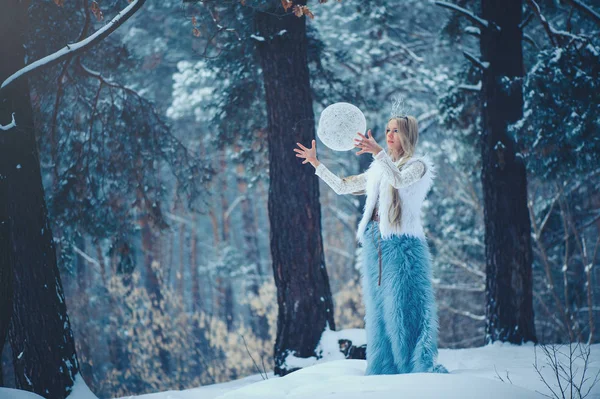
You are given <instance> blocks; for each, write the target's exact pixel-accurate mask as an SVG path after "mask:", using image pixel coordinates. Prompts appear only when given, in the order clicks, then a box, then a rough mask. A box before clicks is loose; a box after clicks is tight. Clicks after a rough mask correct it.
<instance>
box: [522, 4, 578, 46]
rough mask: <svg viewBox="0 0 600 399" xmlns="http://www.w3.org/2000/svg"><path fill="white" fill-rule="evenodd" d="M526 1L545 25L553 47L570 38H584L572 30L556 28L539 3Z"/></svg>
mask: <svg viewBox="0 0 600 399" xmlns="http://www.w3.org/2000/svg"><path fill="white" fill-rule="evenodd" d="M525 1H526V2H527V4H529V6H530V7H531V9H532V10H533V13H534V14H535V15H536V16H537V17H538V19H539V20H540V23H541V24H542V26H543V27H544V30H545V31H546V34H547V35H548V38H549V39H550V43H552V46H553V47H558V46H561V45H562V44H564V42H565V41H566V40H568V39H571V40H583V39H582V38H581V37H579V36H577V35H574V34H572V33H570V32H565V31H558V30H556V29H554V27H553V26H552V25H550V22H548V20H547V19H546V17H544V15H543V14H542V11H541V9H540V6H539V5H538V3H536V2H535V0H525Z"/></svg>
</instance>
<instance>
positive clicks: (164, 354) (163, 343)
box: [140, 213, 171, 375]
mask: <svg viewBox="0 0 600 399" xmlns="http://www.w3.org/2000/svg"><path fill="white" fill-rule="evenodd" d="M140 227H141V238H142V251H143V253H144V271H145V274H146V276H145V277H146V278H145V279H144V285H145V287H146V291H147V292H148V298H149V299H150V306H151V307H152V308H153V309H154V312H156V313H158V314H161V315H162V314H163V313H164V304H163V302H164V296H163V292H162V290H163V289H164V287H166V285H167V284H168V282H166V281H165V280H164V278H162V276H161V275H160V271H159V270H158V268H159V267H161V266H160V264H158V262H157V261H156V260H155V259H156V258H155V253H154V251H155V247H156V246H158V238H157V236H156V235H157V234H156V233H155V232H154V230H153V228H157V227H156V226H155V225H154V224H153V223H152V222H151V220H150V215H149V214H148V213H144V214H143V215H142V216H141V218H140ZM159 259H160V258H159ZM150 322H151V323H152V331H153V333H154V336H155V337H156V340H157V341H158V342H160V347H159V349H158V356H159V359H160V365H161V368H162V370H163V371H164V373H165V374H167V375H168V373H169V372H170V371H169V370H170V363H171V355H170V353H169V351H168V350H167V349H165V348H166V347H167V346H168V342H169V337H168V336H167V335H166V334H165V333H164V331H163V327H162V325H161V324H160V320H154V319H152V320H151V321H150Z"/></svg>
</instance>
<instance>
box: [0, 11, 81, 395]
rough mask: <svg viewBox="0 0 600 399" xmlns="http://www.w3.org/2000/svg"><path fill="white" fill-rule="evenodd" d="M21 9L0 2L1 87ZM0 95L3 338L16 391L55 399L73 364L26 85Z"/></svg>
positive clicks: (18, 44)
mask: <svg viewBox="0 0 600 399" xmlns="http://www.w3.org/2000/svg"><path fill="white" fill-rule="evenodd" d="M28 6H29V2H28V1H17V0H2V1H0V9H2V10H3V11H2V13H0V37H2V38H3V40H1V41H0V59H1V60H2V62H0V81H3V80H4V79H6V78H7V77H8V76H10V75H11V74H12V73H14V72H15V71H17V70H19V69H20V68H22V67H23V66H24V59H25V49H24V46H23V45H24V40H25V37H26V36H25V34H26V32H27V27H28V14H27V10H28ZM8 38H10V39H8ZM2 93H3V94H2V98H0V123H2V124H7V123H8V122H9V121H10V120H11V114H12V113H13V112H14V113H15V120H16V123H17V127H16V128H12V129H10V130H8V131H2V132H0V195H1V197H0V209H2V211H1V213H2V216H3V218H4V220H3V221H2V222H3V227H2V228H1V229H0V234H2V236H0V242H1V243H2V244H1V245H2V247H0V248H1V249H2V251H3V253H2V254H1V255H0V262H2V268H3V269H6V268H9V269H11V270H12V276H13V314H12V318H11V323H10V330H9V338H10V343H11V346H12V352H13V362H14V367H15V375H16V386H17V388H19V389H24V390H28V391H32V392H35V393H37V394H39V395H42V396H43V397H45V398H49V399H54V398H58V399H62V398H64V397H66V396H67V395H68V394H69V392H70V390H71V388H72V386H73V383H74V379H75V376H76V375H77V373H79V364H78V361H77V356H76V353H75V343H74V340H73V333H72V331H71V325H70V322H69V318H68V317H67V309H66V305H65V298H64V295H63V289H62V284H61V280H60V276H59V272H58V268H57V260H56V249H55V246H54V240H53V237H52V232H51V230H50V226H49V223H48V219H47V209H46V202H45V198H44V187H43V186H42V176H41V171H40V163H39V159H38V151H37V144H36V140H35V131H34V126H33V110H32V108H31V101H30V99H29V85H28V82H27V79H20V80H18V81H17V82H15V83H14V84H12V85H11V86H10V87H8V88H7V89H6V90H4V91H3V92H2ZM6 223H7V224H8V227H7V226H6V225H5V224H6ZM7 246H8V248H7Z"/></svg>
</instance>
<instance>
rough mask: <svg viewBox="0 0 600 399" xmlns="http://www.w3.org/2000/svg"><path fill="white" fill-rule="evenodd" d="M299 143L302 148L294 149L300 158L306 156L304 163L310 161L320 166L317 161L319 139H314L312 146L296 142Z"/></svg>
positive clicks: (315, 165)
mask: <svg viewBox="0 0 600 399" xmlns="http://www.w3.org/2000/svg"><path fill="white" fill-rule="evenodd" d="M296 144H298V147H300V148H294V151H295V152H296V156H297V157H298V158H304V161H302V163H303V164H305V163H307V162H310V163H311V164H312V165H313V166H314V167H315V168H316V167H317V166H319V164H318V161H317V147H316V145H317V141H316V140H313V141H312V147H311V148H306V147H305V146H303V145H302V144H300V143H296Z"/></svg>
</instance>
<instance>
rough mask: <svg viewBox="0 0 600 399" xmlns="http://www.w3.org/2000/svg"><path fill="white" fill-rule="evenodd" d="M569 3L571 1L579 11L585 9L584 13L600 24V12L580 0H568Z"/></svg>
mask: <svg viewBox="0 0 600 399" xmlns="http://www.w3.org/2000/svg"><path fill="white" fill-rule="evenodd" d="M567 3H571V4H572V5H573V7H575V8H576V9H578V10H579V11H583V12H584V13H586V14H587V15H589V16H590V17H592V18H593V19H594V20H595V21H596V23H599V24H600V14H598V13H597V12H596V11H594V10H592V9H591V8H590V6H588V5H587V4H584V3H582V2H581V1H579V0H567Z"/></svg>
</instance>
